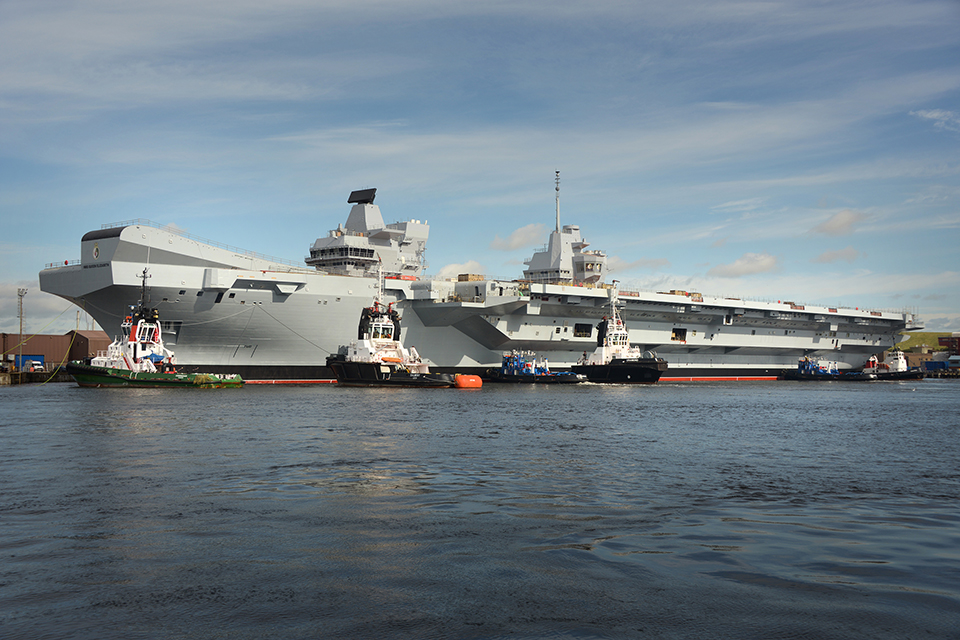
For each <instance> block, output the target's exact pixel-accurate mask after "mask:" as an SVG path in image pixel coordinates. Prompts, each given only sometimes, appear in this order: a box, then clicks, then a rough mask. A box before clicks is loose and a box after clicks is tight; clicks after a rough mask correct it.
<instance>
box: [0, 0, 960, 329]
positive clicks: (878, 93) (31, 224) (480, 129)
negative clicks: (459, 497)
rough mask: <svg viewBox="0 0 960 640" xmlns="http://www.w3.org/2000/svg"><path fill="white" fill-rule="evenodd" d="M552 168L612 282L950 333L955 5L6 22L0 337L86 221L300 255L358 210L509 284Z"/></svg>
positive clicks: (301, 13)
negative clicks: (408, 224)
mask: <svg viewBox="0 0 960 640" xmlns="http://www.w3.org/2000/svg"><path fill="white" fill-rule="evenodd" d="M555 171H560V172H561V173H560V175H561V186H560V199H561V200H560V215H561V223H562V224H577V225H579V226H580V229H581V232H582V234H583V236H584V238H585V240H586V241H587V242H589V243H590V249H601V250H603V251H605V252H606V254H607V256H608V263H609V265H610V274H609V277H608V280H612V279H617V280H619V281H621V283H622V284H621V287H622V288H625V289H634V290H654V291H658V290H665V289H686V290H692V291H699V292H702V293H704V294H708V295H709V294H714V295H723V296H736V297H743V298H750V299H759V300H771V301H776V300H791V301H794V302H797V303H806V304H829V305H831V306H833V305H841V306H845V307H851V308H852V307H858V308H861V309H862V308H868V309H879V310H904V309H906V310H909V311H912V312H916V313H919V314H920V318H921V319H922V321H923V323H924V325H925V327H926V330H928V331H960V258H958V255H960V254H958V251H957V245H958V239H960V2H958V1H957V0H923V1H905V0H904V1H892V0H857V1H854V0H850V1H845V0H834V1H822V2H820V1H808V0H789V1H782V2H777V1H760V0H757V1H753V0H737V1H728V0H713V1H710V2H690V1H687V0H672V1H671V2H669V3H667V2H661V1H651V2H647V1H644V0H633V1H618V0H610V1H606V0H592V1H591V2H583V1H582V0H578V1H567V0H557V1H554V2H550V3H546V2H542V1H539V2H533V1H527V0H509V1H490V2H482V1H477V0H468V1H459V0H448V1H440V0H349V1H347V0H330V1H327V0H274V1H273V2H270V3H265V2H262V0H256V1H252V0H189V1H186V0H184V1H181V0H164V1H162V2H161V1H155V0H138V1H137V2H128V1H120V0H71V1H66V0H46V1H44V2H36V1H35V0H2V1H0V217H2V226H0V229H2V232H0V331H4V332H13V333H15V332H17V331H18V329H19V318H18V312H17V289H18V288H26V289H27V290H28V292H27V295H26V296H25V297H24V298H23V306H24V327H25V329H24V330H25V332H28V333H34V332H40V333H62V332H65V331H67V330H69V329H72V328H74V327H75V326H77V323H78V317H77V313H76V307H74V306H73V305H71V304H70V303H68V302H66V301H65V300H62V299H60V298H57V297H55V296H51V295H49V294H45V293H43V292H41V291H40V289H39V284H38V273H39V272H40V271H41V270H42V269H43V268H44V267H45V265H47V264H53V263H61V264H62V263H63V261H64V260H76V259H79V257H80V255H79V254H80V238H81V236H82V235H83V234H84V233H86V232H88V231H91V230H95V229H99V228H100V227H101V225H104V224H110V223H115V222H119V221H124V220H132V219H136V218H145V219H149V220H153V221H155V222H158V223H160V224H164V225H166V224H174V225H176V226H177V227H179V228H181V229H183V230H185V231H187V232H189V233H191V234H193V235H197V236H200V237H203V238H209V239H212V240H216V241H218V242H221V243H226V244H229V245H233V246H237V247H242V248H244V249H249V250H251V251H258V252H260V253H264V254H268V255H273V256H279V257H283V258H287V259H292V260H297V261H302V260H303V258H304V257H305V256H306V255H307V253H308V251H309V247H310V245H311V244H312V243H313V241H314V240H315V239H316V238H317V237H321V236H325V235H327V232H328V231H329V230H330V229H334V228H336V226H337V225H338V224H339V223H342V222H345V221H346V217H347V214H348V213H349V209H350V205H348V204H347V203H346V200H347V197H348V196H349V194H350V192H351V191H353V190H356V189H364V188H369V187H376V188H377V189H378V191H377V199H376V204H378V205H379V206H380V208H381V211H382V213H383V216H384V219H385V221H386V222H388V223H389V222H395V221H400V220H407V219H420V220H426V221H427V222H428V223H429V224H430V240H429V242H428V245H427V255H426V257H427V260H428V262H429V269H428V272H429V273H430V274H436V275H456V274H457V273H462V272H471V273H482V274H486V275H489V276H493V277H499V278H507V279H513V278H518V277H520V276H521V274H522V270H523V268H524V265H523V261H524V260H525V259H528V258H529V257H530V256H531V255H532V253H533V251H534V250H536V249H538V248H540V247H541V246H542V245H543V244H544V243H545V242H546V240H547V236H548V234H549V232H550V231H551V230H552V229H553V227H554V222H555V191H554V175H555V173H554V172H555ZM79 322H80V324H81V328H87V325H86V324H84V323H86V322H87V320H86V319H80V320H79ZM105 329H107V331H108V333H111V332H113V331H114V330H115V328H114V327H105Z"/></svg>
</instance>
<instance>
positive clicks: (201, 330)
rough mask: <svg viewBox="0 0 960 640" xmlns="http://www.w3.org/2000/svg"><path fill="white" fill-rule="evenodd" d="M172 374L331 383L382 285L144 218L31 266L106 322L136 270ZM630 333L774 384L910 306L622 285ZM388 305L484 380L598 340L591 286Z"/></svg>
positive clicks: (599, 312) (445, 294) (668, 355)
mask: <svg viewBox="0 0 960 640" xmlns="http://www.w3.org/2000/svg"><path fill="white" fill-rule="evenodd" d="M144 268H147V269H148V270H149V273H150V275H151V279H150V281H149V283H148V285H149V287H150V296H151V300H150V304H151V305H152V306H155V307H157V308H158V309H159V311H160V316H161V319H162V321H163V326H164V330H165V334H164V335H165V339H166V341H167V343H168V345H169V346H170V347H171V348H172V349H173V350H174V351H175V353H176V357H177V361H178V363H179V366H180V368H181V369H183V370H185V371H191V372H192V371H200V372H211V373H239V374H240V375H241V376H243V378H244V379H245V380H247V381H248V383H256V382H266V383H270V382H274V383H281V382H295V383H309V382H332V381H334V380H335V377H334V375H333V373H332V372H331V371H330V370H329V369H328V368H327V367H326V366H325V362H326V358H327V356H328V355H330V354H332V353H336V352H337V351H338V349H339V347H340V346H341V345H345V344H347V343H348V342H349V341H350V340H351V338H355V336H356V329H357V318H358V317H359V315H360V310H361V309H362V308H363V307H366V306H369V305H370V304H371V301H372V300H373V298H374V295H375V293H376V290H377V286H378V281H377V279H376V278H373V277H364V276H348V275H330V274H326V273H322V272H319V271H317V270H315V269H307V268H303V267H296V266H292V265H289V264H284V263H282V262H280V261H277V260H275V259H270V258H266V257H263V256H258V255H256V254H248V253H242V252H239V251H237V250H234V249H231V248H227V247H222V246H216V245H215V244H211V243H209V242H206V241H199V240H196V239H193V238H189V237H186V236H184V235H181V234H179V233H176V232H173V231H167V230H163V229H158V228H155V227H153V226H150V225H149V224H145V223H135V224H130V225H127V226H124V227H115V228H112V229H104V230H102V231H97V232H91V233H88V234H87V235H86V236H84V239H83V241H82V242H81V260H80V261H79V262H78V263H74V264H68V265H64V266H54V265H50V266H48V268H46V269H44V270H43V271H42V272H41V273H40V284H41V289H42V290H43V291H46V292H49V293H53V294H56V295H58V296H61V297H63V298H65V299H67V300H70V301H72V302H74V303H75V304H77V305H78V306H80V307H81V308H83V309H84V310H85V311H86V312H87V313H89V314H90V315H91V316H92V317H93V318H94V319H95V320H96V321H97V322H98V323H99V324H100V326H101V327H115V326H118V325H119V321H120V318H122V316H123V315H125V314H126V313H127V309H128V307H129V305H133V304H135V303H136V302H137V299H138V293H139V281H138V278H137V274H139V273H140V272H142V271H143V269H144ZM620 299H621V302H623V303H624V309H623V317H624V321H625V323H626V325H627V328H628V329H629V331H630V342H631V343H632V344H637V345H639V346H640V347H641V348H642V349H645V350H652V351H656V352H657V354H658V355H659V356H660V357H663V358H664V359H666V360H667V362H668V363H669V368H668V370H667V371H666V373H665V374H664V375H663V377H662V378H661V381H664V382H667V381H671V380H715V379H721V380H730V379H744V380H757V379H769V380H773V379H776V378H777V376H778V375H780V374H781V373H782V372H783V371H784V370H788V369H793V368H795V367H796V362H797V359H798V358H799V357H801V356H805V355H808V356H809V355H813V356H817V355H824V356H828V357H829V358H830V359H831V360H836V361H838V362H839V363H840V366H841V368H849V369H855V368H859V367H861V366H863V364H864V363H865V362H866V360H867V358H868V357H869V356H870V355H871V354H874V353H879V352H882V351H884V350H885V349H887V348H889V347H892V346H893V345H894V344H895V342H896V340H897V339H898V334H899V332H900V331H902V330H904V329H912V328H918V325H917V323H916V321H915V319H914V318H913V316H912V315H910V314H908V313H893V312H868V311H862V310H851V309H832V308H827V307H817V308H812V307H806V308H802V307H798V306H797V305H792V304H790V303H761V302H750V301H745V300H731V299H724V298H709V297H706V296H703V297H701V296H698V295H696V294H695V295H694V296H691V295H689V294H684V293H682V292H671V293H652V292H636V293H631V292H621V294H620ZM384 302H386V303H390V302H394V303H395V304H396V305H397V307H398V308H399V309H400V311H401V314H402V315H403V329H402V333H401V339H402V341H403V342H404V344H405V345H407V346H415V347H416V348H417V350H418V351H419V352H420V354H421V356H422V357H423V358H424V360H425V361H426V362H427V363H428V364H429V365H430V367H431V370H433V371H437V372H454V371H456V372H460V373H476V374H481V373H482V372H484V371H485V370H486V369H489V368H491V367H498V366H499V365H500V362H501V355H502V353H503V352H504V351H509V350H512V349H517V350H529V351H536V352H537V353H540V354H542V355H545V356H546V357H547V358H548V359H549V361H550V366H551V368H552V369H556V370H561V369H566V368H570V367H572V366H573V365H575V364H576V362H577V360H578V359H579V358H580V356H581V354H582V353H583V352H590V351H592V349H593V348H594V346H595V343H596V339H595V336H596V332H595V330H593V326H594V325H596V323H597V322H598V321H599V320H600V318H601V317H603V316H604V315H605V313H606V312H605V307H606V306H607V305H608V304H609V293H608V291H607V290H606V289H604V288H602V287H587V286H567V285H559V284H532V283H524V282H516V281H512V282H506V281H492V280H473V279H471V280H468V281H464V282H451V281H445V280H428V279H417V280H414V279H387V280H386V281H385V288H384Z"/></svg>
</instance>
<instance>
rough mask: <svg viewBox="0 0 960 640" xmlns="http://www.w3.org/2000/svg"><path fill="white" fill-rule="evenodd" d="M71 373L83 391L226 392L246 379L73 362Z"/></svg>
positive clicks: (69, 370) (69, 368) (68, 371)
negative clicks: (179, 389)
mask: <svg viewBox="0 0 960 640" xmlns="http://www.w3.org/2000/svg"><path fill="white" fill-rule="evenodd" d="M66 369H67V373H69V374H70V375H71V376H73V379H74V380H76V381H77V384H78V385H79V386H81V387H141V388H168V387H193V388H201V389H223V388H236V387H242V386H243V378H241V377H240V376H238V375H218V374H212V373H161V372H156V373H148V372H146V371H130V370H128V369H113V368H110V367H94V366H91V365H88V364H83V363H82V362H76V361H74V362H69V363H67V365H66Z"/></svg>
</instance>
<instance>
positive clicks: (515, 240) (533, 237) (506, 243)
mask: <svg viewBox="0 0 960 640" xmlns="http://www.w3.org/2000/svg"><path fill="white" fill-rule="evenodd" d="M545 236H546V227H544V225H542V224H540V223H539V222H536V223H533V224H528V225H527V226H525V227H520V228H519V229H517V230H516V231H514V232H513V233H511V234H510V235H509V236H507V239H506V240H504V239H502V238H501V237H500V236H494V238H493V242H491V243H490V248H491V249H496V250H497V251H513V250H515V249H523V248H524V247H529V246H532V245H537V244H541V243H542V242H543V239H544V237H545Z"/></svg>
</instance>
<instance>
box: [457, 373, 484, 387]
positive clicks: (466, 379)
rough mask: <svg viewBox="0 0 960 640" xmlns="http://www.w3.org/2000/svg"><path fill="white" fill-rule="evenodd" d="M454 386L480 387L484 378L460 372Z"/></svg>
mask: <svg viewBox="0 0 960 640" xmlns="http://www.w3.org/2000/svg"><path fill="white" fill-rule="evenodd" d="M454 379H455V381H456V382H455V383H454V386H455V387H456V388H457V389H479V388H480V387H482V386H483V380H481V379H480V376H474V375H467V374H462V373H458V374H457V375H456V377H455V378H454Z"/></svg>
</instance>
